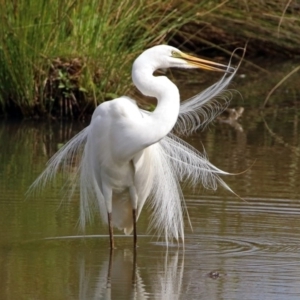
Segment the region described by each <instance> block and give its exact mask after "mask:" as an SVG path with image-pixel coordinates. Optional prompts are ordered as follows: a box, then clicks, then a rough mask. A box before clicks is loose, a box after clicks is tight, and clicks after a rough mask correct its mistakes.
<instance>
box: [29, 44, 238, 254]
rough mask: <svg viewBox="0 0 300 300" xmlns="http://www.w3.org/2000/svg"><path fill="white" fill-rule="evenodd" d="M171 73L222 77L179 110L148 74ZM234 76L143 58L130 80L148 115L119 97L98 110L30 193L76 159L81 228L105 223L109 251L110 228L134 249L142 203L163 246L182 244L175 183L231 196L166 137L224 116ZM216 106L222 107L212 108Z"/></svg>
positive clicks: (168, 50) (213, 170) (163, 82)
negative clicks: (96, 216)
mask: <svg viewBox="0 0 300 300" xmlns="http://www.w3.org/2000/svg"><path fill="white" fill-rule="evenodd" d="M171 67H177V68H184V69H190V68H201V69H205V70H213V71H222V72H224V73H225V74H224V76H223V77H222V78H221V79H220V80H219V81H218V82H217V83H215V84H214V85H212V86H211V87H209V88H208V89H206V90H204V91H203V92H202V93H200V94H198V95H196V96H194V97H193V98H191V99H189V100H187V101H184V102H182V103H181V104H180V95H179V91H178V88H177V87H176V85H175V84H174V83H172V82H171V81H170V80H169V79H168V78H167V77H165V76H154V75H153V73H154V71H155V70H157V69H165V68H171ZM236 70H237V69H235V68H233V67H231V66H226V65H222V64H219V63H215V62H211V61H208V60H203V59H200V58H196V57H194V56H190V55H187V54H185V53H183V52H181V51H180V50H178V49H176V48H174V47H171V46H167V45H159V46H155V47H152V48H150V49H148V50H146V51H144V52H143V53H142V54H141V55H140V56H139V57H138V58H137V59H136V60H135V62H134V64H133V68H132V79H133V82H134V84H135V86H136V87H137V88H138V89H139V90H140V91H141V92H142V93H143V94H144V95H146V96H152V97H155V98H156V99H157V106H156V108H155V110H154V111H153V112H148V111H145V110H142V109H140V108H139V107H138V106H137V104H136V102H135V101H134V100H132V99H130V98H128V97H125V96H123V97H120V98H117V99H114V100H111V101H107V102H104V103H102V104H100V105H99V106H98V107H97V108H96V110H95V111H94V113H93V116H92V120H91V123H90V125H89V126H88V127H86V128H85V129H84V130H82V131H81V132H80V133H79V134H77V135H76V136H75V137H73V138H72V139H71V140H70V141H69V142H68V143H67V144H66V145H65V146H64V147H63V148H61V149H60V150H59V151H58V152H57V153H56V154H55V155H54V156H53V157H52V158H51V160H50V161H49V162H48V166H47V168H46V170H45V171H44V172H43V173H42V174H41V175H40V176H39V178H38V179H37V180H36V181H35V182H34V183H33V185H32V187H33V188H36V187H41V186H42V187H43V186H44V185H45V184H46V183H47V182H48V181H49V180H51V179H52V178H54V177H55V175H56V173H57V172H58V171H59V170H61V169H62V170H63V171H65V172H67V166H68V165H69V164H70V162H71V163H72V162H73V163H74V162H76V161H78V157H80V156H79V155H82V156H81V157H80V165H79V171H78V174H77V175H78V176H77V177H78V179H79V181H78V182H75V181H72V186H73V187H74V186H75V185H76V184H77V183H78V184H79V186H80V224H81V226H82V227H84V226H85V224H86V222H87V221H89V220H90V219H91V216H92V214H93V213H94V212H95V211H97V212H99V213H100V215H101V217H102V220H103V221H104V222H106V223H108V227H109V236H110V247H111V248H114V239H113V227H117V228H119V229H123V230H124V232H125V234H130V233H131V232H132V231H133V236H134V247H136V241H137V231H136V221H137V220H138V218H139V216H140V213H141V210H142V208H143V206H144V204H145V202H146V201H149V204H150V207H151V208H152V219H151V222H150V227H151V228H155V229H156V230H157V231H158V234H159V235H161V234H162V233H163V234H164V236H165V238H166V242H168V240H170V239H172V238H175V239H177V240H178V239H179V238H181V239H182V241H184V226H183V213H184V211H185V210H186V206H185V202H184V198H183V195H182V191H181V188H180V182H181V181H183V180H188V181H189V182H190V183H191V184H193V185H197V184H199V183H202V185H204V187H206V188H212V189H216V187H217V184H218V183H219V184H221V185H222V186H224V187H225V188H226V189H228V190H230V191H231V189H230V188H229V187H228V186H227V185H226V183H225V182H224V181H223V180H222V179H221V178H220V177H219V175H220V174H228V173H226V172H224V171H222V170H220V169H218V168H217V167H215V166H214V165H212V164H211V163H210V162H209V161H208V160H207V158H206V156H205V154H201V153H200V152H198V151H197V150H196V149H194V148H193V147H191V146H190V145H189V144H187V143H186V142H184V141H183V140H181V139H180V138H179V137H177V136H176V135H175V134H173V133H170V132H171V130H172V129H173V128H174V126H175V130H177V132H178V131H179V132H180V133H181V134H185V135H187V134H190V133H191V132H193V131H194V130H196V129H197V128H199V127H200V126H202V125H203V124H206V123H208V122H209V121H211V120H212V119H213V118H214V117H215V116H216V114H217V112H218V111H220V110H222V109H224V108H225V107H226V105H227V103H228V101H229V99H228V97H227V96H228V94H225V95H224V93H223V92H224V89H225V88H226V87H227V86H228V84H229V82H230V81H231V79H232V78H233V76H234V75H235V73H236ZM221 94H222V97H221ZM220 99H223V100H225V101H223V102H222V101H221V104H220ZM75 158H76V159H75ZM126 195H129V197H128V196H126Z"/></svg>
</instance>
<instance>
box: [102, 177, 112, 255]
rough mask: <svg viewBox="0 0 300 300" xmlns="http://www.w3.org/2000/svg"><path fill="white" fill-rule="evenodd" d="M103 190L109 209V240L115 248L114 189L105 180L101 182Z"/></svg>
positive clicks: (107, 208)
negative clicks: (113, 225)
mask: <svg viewBox="0 0 300 300" xmlns="http://www.w3.org/2000/svg"><path fill="white" fill-rule="evenodd" d="M101 192H102V194H103V197H104V200H105V205H106V210H107V221H108V231H109V242H110V249H114V233H113V227H112V220H111V219H112V218H111V213H112V189H111V187H110V185H108V184H106V183H105V182H104V181H102V182H101Z"/></svg>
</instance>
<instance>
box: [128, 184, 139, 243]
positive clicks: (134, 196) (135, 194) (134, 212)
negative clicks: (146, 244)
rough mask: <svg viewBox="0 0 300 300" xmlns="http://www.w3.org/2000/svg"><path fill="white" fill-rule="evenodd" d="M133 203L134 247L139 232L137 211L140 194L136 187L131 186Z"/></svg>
mask: <svg viewBox="0 0 300 300" xmlns="http://www.w3.org/2000/svg"><path fill="white" fill-rule="evenodd" d="M129 192H130V198H131V204H132V223H133V247H134V248H136V246H137V234H136V211H137V202H138V196H137V192H136V188H135V187H134V186H131V187H130V188H129Z"/></svg>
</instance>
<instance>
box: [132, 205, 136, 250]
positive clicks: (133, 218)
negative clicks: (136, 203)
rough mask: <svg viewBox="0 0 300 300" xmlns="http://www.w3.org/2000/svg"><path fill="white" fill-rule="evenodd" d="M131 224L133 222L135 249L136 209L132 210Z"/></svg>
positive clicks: (134, 245) (134, 244)
mask: <svg viewBox="0 0 300 300" xmlns="http://www.w3.org/2000/svg"><path fill="white" fill-rule="evenodd" d="M132 222H133V247H134V248H136V242H137V234H136V209H132Z"/></svg>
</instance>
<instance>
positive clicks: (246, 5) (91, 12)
mask: <svg viewBox="0 0 300 300" xmlns="http://www.w3.org/2000/svg"><path fill="white" fill-rule="evenodd" d="M199 3H200V4H199ZM0 4H1V10H0V22H1V26H0V114H2V115H3V114H6V115H10V116H11V115H14V116H22V117H45V116H49V117H58V118H80V117H83V116H84V115H85V114H86V113H87V114H89V113H91V111H92V110H93V109H94V108H95V106H96V105H97V104H99V103H100V102H102V101H104V100H107V99H111V98H114V97H116V96H119V95H122V94H125V93H129V91H130V90H131V89H132V85H131V78H130V70H131V65H132V62H133V60H134V58H135V57H136V56H137V55H138V54H139V53H141V52H142V51H143V50H144V49H145V48H147V47H150V46H152V45H154V44H160V43H166V42H169V41H171V43H173V44H174V45H176V46H180V47H181V48H183V49H185V48H186V49H189V50H191V51H193V52H196V53H197V52H201V54H203V53H205V52H204V50H207V52H209V53H211V52H212V51H211V50H212V49H213V48H215V49H216V48H219V49H221V50H222V51H225V52H226V51H227V52H230V51H231V50H232V49H233V48H235V47H236V46H238V45H244V44H245V42H246V41H247V40H249V39H250V42H249V44H248V53H255V51H257V53H258V54H259V53H260V51H261V50H264V51H269V52H268V53H270V52H272V51H273V52H275V54H276V53H279V52H282V51H286V52H287V53H289V54H291V53H295V52H297V51H298V52H299V38H298V36H299V34H298V32H299V29H300V28H299V27H300V24H299V22H300V21H299V18H297V17H296V16H297V7H296V6H295V5H296V4H294V3H292V2H291V1H290V2H288V3H281V2H280V1H275V0H273V1H272V0H271V1H254V0H251V1H250V0H247V1H242V2H241V1H237V0H231V1H228V0H225V1H208V0H207V1H195V0H189V1H179V0H173V1H167V0H157V1H129V0H127V1H123V0H116V1H113V0H102V1H96V0H91V1H88V2H87V1H82V0H63V1H51V0H19V1H8V0H0ZM199 49H201V51H199ZM276 51H277V52H276Z"/></svg>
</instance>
